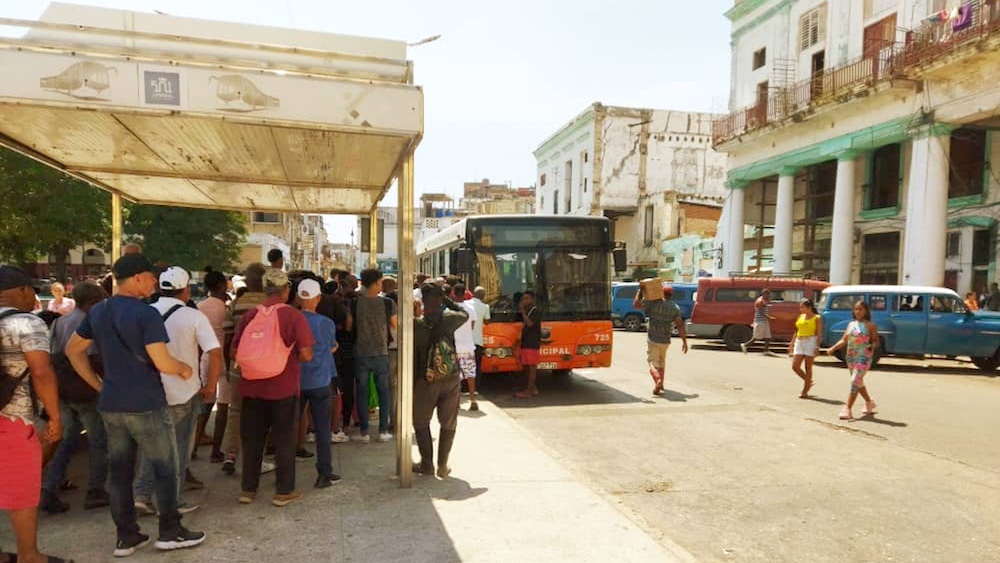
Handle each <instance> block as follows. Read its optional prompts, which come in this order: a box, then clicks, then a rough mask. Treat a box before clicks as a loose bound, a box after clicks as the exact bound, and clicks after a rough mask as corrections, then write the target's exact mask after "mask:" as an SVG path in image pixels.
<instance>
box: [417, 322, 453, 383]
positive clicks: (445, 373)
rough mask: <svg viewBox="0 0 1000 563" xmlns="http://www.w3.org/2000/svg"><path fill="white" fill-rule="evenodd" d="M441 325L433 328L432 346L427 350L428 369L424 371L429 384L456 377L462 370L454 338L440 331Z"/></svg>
mask: <svg viewBox="0 0 1000 563" xmlns="http://www.w3.org/2000/svg"><path fill="white" fill-rule="evenodd" d="M440 324H441V323H440V322H439V323H438V324H437V325H435V326H432V327H431V344H430V348H429V349H428V350H427V368H426V370H425V371H424V377H425V378H426V379H427V383H434V382H435V381H440V380H442V379H445V378H448V377H452V376H456V375H458V374H459V371H460V370H461V368H460V366H459V365H458V353H457V352H456V351H455V343H454V341H453V340H452V338H449V337H448V335H446V334H443V333H442V332H441V331H439V330H438V327H439V326H440Z"/></svg>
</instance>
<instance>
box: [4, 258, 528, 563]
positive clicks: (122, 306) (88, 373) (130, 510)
mask: <svg viewBox="0 0 1000 563" xmlns="http://www.w3.org/2000/svg"><path fill="white" fill-rule="evenodd" d="M268 259H269V261H270V262H271V264H270V267H268V266H265V265H263V264H259V263H257V264H251V265H250V266H248V267H247V268H246V269H245V272H243V276H242V281H243V287H240V288H239V289H238V290H237V291H235V292H234V291H233V289H234V288H233V285H232V280H231V279H230V278H228V277H227V276H225V275H223V274H222V273H221V272H217V271H213V270H211V269H208V271H207V272H206V274H205V276H204V287H205V291H206V293H207V296H206V297H205V298H204V299H202V300H200V301H199V302H198V303H195V302H194V301H193V300H192V294H191V287H192V282H191V274H190V273H189V272H188V271H187V270H186V269H184V268H182V267H179V266H166V267H162V266H161V267H154V265H153V264H152V263H151V262H150V260H149V259H147V258H146V257H145V256H143V255H142V254H141V252H137V251H135V250H134V249H132V250H131V251H128V252H126V253H125V254H124V255H123V256H122V257H121V258H119V259H118V260H117V261H116V262H115V263H114V265H113V266H112V275H113V277H114V287H113V291H112V288H111V287H106V286H105V287H102V286H101V285H100V284H98V283H95V282H93V281H89V280H83V281H80V282H78V283H76V284H74V285H73V286H72V287H71V288H69V289H68V290H67V288H66V287H64V286H62V285H61V284H53V285H52V293H53V296H54V299H53V301H52V302H50V304H49V306H48V307H47V308H46V310H45V311H44V312H43V313H44V314H42V313H38V314H32V312H33V311H35V312H38V311H37V309H38V307H37V296H36V293H37V290H38V288H37V287H35V280H33V279H32V278H30V277H29V276H27V275H26V274H25V273H24V272H23V271H21V270H20V269H18V268H15V267H12V266H0V337H2V342H0V360H2V373H0V382H2V386H0V407H2V410H0V449H2V450H3V451H4V455H3V456H0V509H2V510H5V511H7V512H8V514H9V516H10V520H11V522H12V527H13V529H14V531H15V536H16V541H17V549H16V553H15V552H11V553H7V552H3V551H0V563H7V562H9V561H19V562H29V563H35V562H40V561H50V562H59V561H64V559H60V558H58V557H54V556H46V555H43V554H42V553H40V552H39V550H38V545H37V540H36V536H37V521H38V513H39V510H41V511H44V512H47V513H51V514H58V513H61V512H65V511H66V510H69V508H70V507H69V504H68V503H66V502H64V501H63V500H62V499H61V498H60V492H61V491H63V490H66V489H67V488H68V487H75V485H73V484H72V483H71V482H70V481H69V480H67V479H66V474H67V467H68V466H69V464H70V460H71V458H72V457H73V455H74V452H76V451H77V449H78V446H79V445H80V443H81V440H82V439H83V436H82V435H81V433H82V432H85V434H86V443H87V461H88V463H87V468H88V474H87V489H86V496H85V500H84V508H85V509H87V510H94V509H100V508H105V507H108V508H109V510H110V513H111V516H112V520H113V522H114V524H115V528H116V542H115V546H114V550H113V555H114V556H116V557H125V556H128V555H131V554H133V553H134V552H135V551H136V550H138V549H140V548H142V547H143V546H145V545H147V544H149V543H151V542H152V541H153V540H152V538H150V536H149V535H147V534H146V533H143V531H142V529H141V527H140V524H139V522H140V520H139V519H140V517H141V516H146V515H158V516H159V521H158V524H159V527H158V530H157V533H156V539H155V546H156V547H157V548H158V549H160V550H174V549H182V548H188V547H194V546H197V545H199V544H201V543H202V542H203V541H204V540H205V538H206V534H205V532H202V531H194V530H189V529H188V528H186V527H185V526H184V525H183V523H182V519H183V516H184V515H185V514H187V513H189V512H191V511H193V510H196V509H198V505H197V504H196V503H194V502H192V501H191V500H189V499H187V498H185V492H187V491H190V490H194V489H198V488H202V487H203V486H204V485H203V483H202V482H201V481H200V480H199V479H197V477H196V476H195V475H194V474H193V473H192V471H191V469H190V468H189V467H188V462H189V460H191V459H192V457H196V456H197V451H198V446H199V445H205V446H211V453H210V458H209V460H210V461H211V462H212V463H219V464H220V467H221V471H222V472H223V473H225V474H226V475H235V474H236V473H237V468H239V473H240V480H239V486H240V493H239V496H238V498H237V499H234V500H235V501H238V502H239V503H243V504H250V503H254V502H255V500H256V497H257V494H258V490H259V489H260V485H261V476H262V475H263V474H266V473H270V472H272V471H273V472H274V474H275V485H274V493H273V494H272V495H271V498H270V502H271V504H273V505H274V506H278V507H283V506H287V505H289V504H291V503H294V502H296V501H298V500H300V499H302V498H303V493H302V492H301V490H300V488H299V487H298V486H297V479H296V463H295V462H296V459H305V458H315V469H316V478H315V480H314V481H313V485H314V488H316V489H325V488H327V487H330V486H332V485H335V484H337V483H338V482H340V481H341V476H340V475H339V474H338V471H337V469H336V467H335V466H334V460H333V455H332V450H331V448H332V445H333V444H338V443H343V442H347V441H354V442H358V443H369V442H370V441H378V442H388V441H390V440H393V438H394V437H393V433H394V432H397V431H407V430H408V429H409V426H410V425H412V429H413V432H414V436H415V439H416V442H417V445H418V449H419V453H420V460H419V461H418V462H416V463H414V465H413V470H414V471H415V472H418V473H422V474H428V475H431V474H436V475H438V476H439V477H442V478H444V477H447V476H448V475H449V474H450V472H451V469H450V466H449V463H448V461H449V454H450V451H451V448H452V445H453V443H454V440H455V434H456V427H457V420H458V411H459V405H460V388H461V386H462V385H465V386H467V388H468V391H469V393H470V407H469V408H470V409H471V410H478V404H477V402H476V396H475V377H476V375H477V373H478V372H479V361H478V360H479V359H480V358H481V357H482V326H481V323H479V322H477V319H487V318H489V307H488V306H487V305H486V304H485V303H483V302H482V297H483V290H482V288H476V289H475V290H474V291H472V292H470V291H468V290H467V289H466V287H465V286H464V285H463V284H462V283H461V282H460V280H458V279H430V278H427V277H426V276H421V277H420V281H419V282H415V283H414V295H415V296H417V297H418V298H419V301H418V302H417V303H415V309H416V310H415V320H414V326H413V329H414V333H413V338H414V347H413V354H414V362H415V363H414V366H415V368H414V378H413V379H414V383H413V385H414V389H413V405H414V407H413V419H412V421H409V422H410V424H402V423H401V422H400V421H398V420H397V416H396V409H395V392H396V385H397V381H396V366H397V365H398V358H397V356H396V355H397V353H398V349H397V346H396V344H397V331H398V328H399V327H398V314H397V301H398V299H397V295H398V288H397V285H398V284H397V281H396V280H395V279H393V278H391V277H385V276H383V275H382V272H380V271H379V270H377V269H367V270H364V271H362V272H361V273H360V276H359V277H355V276H354V275H353V274H351V273H348V272H344V271H338V270H334V271H333V272H331V277H330V279H328V280H327V279H323V277H321V276H320V275H317V274H316V273H313V272H307V271H301V270H293V271H290V272H286V271H285V269H284V263H283V257H282V256H281V254H280V251H272V253H271V254H270V255H269V256H268ZM530 317H531V315H528V314H526V318H530ZM463 382H464V383H463ZM529 389H530V387H529ZM370 393H374V394H375V395H377V397H371V398H370ZM435 411H436V414H437V418H438V421H439V423H440V428H441V430H440V435H439V436H438V438H437V442H438V450H437V455H436V456H435V455H434V451H433V442H434V438H433V437H432V435H431V429H430V421H431V418H432V417H433V416H434V414H435ZM213 412H214V427H213V428H208V424H209V422H210V421H211V420H212V417H211V414H212V413H213ZM376 412H377V419H378V430H377V432H372V431H371V430H370V429H369V417H370V416H374V415H375V413H376ZM309 443H313V444H315V445H314V448H313V449H314V450H315V453H314V452H312V451H309V449H308V448H307V444H309ZM241 454H242V455H241ZM268 458H270V459H268ZM238 462H240V463H238Z"/></svg>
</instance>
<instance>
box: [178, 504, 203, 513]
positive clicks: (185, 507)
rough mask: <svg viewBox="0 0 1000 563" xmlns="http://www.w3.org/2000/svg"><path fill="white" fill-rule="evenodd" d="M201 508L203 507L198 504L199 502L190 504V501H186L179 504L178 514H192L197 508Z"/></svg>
mask: <svg viewBox="0 0 1000 563" xmlns="http://www.w3.org/2000/svg"><path fill="white" fill-rule="evenodd" d="M199 508H201V506H200V505H197V504H188V503H186V502H185V503H184V504H181V505H179V506H178V507H177V513H178V514H191V513H192V512H194V511H195V510H198V509H199Z"/></svg>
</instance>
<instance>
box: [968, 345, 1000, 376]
mask: <svg viewBox="0 0 1000 563" xmlns="http://www.w3.org/2000/svg"><path fill="white" fill-rule="evenodd" d="M972 363H974V364H976V367H977V368H979V369H981V370H983V371H985V372H986V373H993V372H995V371H996V370H997V367H998V366H1000V350H997V352H996V353H995V354H993V355H992V356H979V357H975V358H972Z"/></svg>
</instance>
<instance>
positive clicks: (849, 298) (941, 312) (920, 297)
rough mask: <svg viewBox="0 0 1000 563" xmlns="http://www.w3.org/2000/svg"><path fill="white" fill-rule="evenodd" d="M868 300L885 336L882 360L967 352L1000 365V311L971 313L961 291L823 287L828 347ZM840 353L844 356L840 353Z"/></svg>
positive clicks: (985, 363) (988, 366) (980, 362)
mask: <svg viewBox="0 0 1000 563" xmlns="http://www.w3.org/2000/svg"><path fill="white" fill-rule="evenodd" d="M859 300H860V301H865V302H866V303H868V306H869V307H870V308H871V313H872V321H873V322H874V323H875V325H876V326H877V327H878V331H879V335H880V336H881V337H882V347H881V348H880V350H879V351H878V353H877V355H876V358H875V360H874V362H873V365H874V364H875V363H876V362H877V361H878V358H879V357H881V356H883V355H887V354H894V355H901V356H923V355H925V354H934V355H941V356H968V357H970V358H972V362H973V363H974V364H976V366H977V367H979V368H980V369H982V370H984V371H987V372H993V371H995V370H996V369H997V366H1000V313H994V312H990V311H969V310H968V309H967V308H966V307H965V304H964V303H963V302H962V299H961V298H960V297H959V296H958V294H957V293H955V292H954V291H952V290H950V289H944V288H940V287H919V286H904V285H840V286H833V287H828V288H827V289H825V290H824V291H823V298H822V300H821V302H820V305H819V309H820V315H822V317H823V346H824V347H829V346H831V345H833V344H834V343H836V342H837V341H838V340H840V338H841V337H842V336H843V334H844V330H845V329H846V328H847V324H848V323H850V322H851V320H852V319H853V318H854V317H853V312H852V311H853V308H854V303H856V302H857V301H859ZM838 357H840V358H841V359H843V357H841V356H840V353H838Z"/></svg>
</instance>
